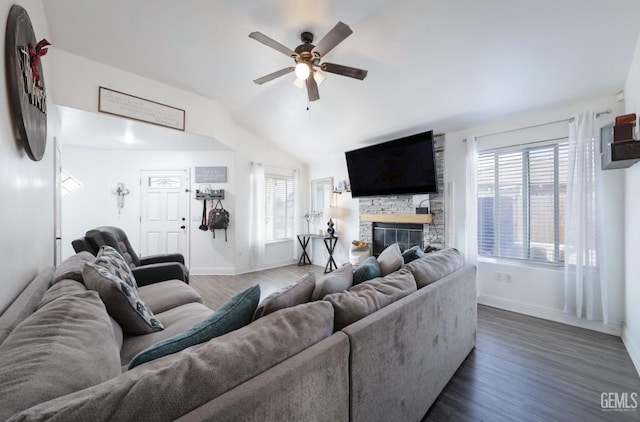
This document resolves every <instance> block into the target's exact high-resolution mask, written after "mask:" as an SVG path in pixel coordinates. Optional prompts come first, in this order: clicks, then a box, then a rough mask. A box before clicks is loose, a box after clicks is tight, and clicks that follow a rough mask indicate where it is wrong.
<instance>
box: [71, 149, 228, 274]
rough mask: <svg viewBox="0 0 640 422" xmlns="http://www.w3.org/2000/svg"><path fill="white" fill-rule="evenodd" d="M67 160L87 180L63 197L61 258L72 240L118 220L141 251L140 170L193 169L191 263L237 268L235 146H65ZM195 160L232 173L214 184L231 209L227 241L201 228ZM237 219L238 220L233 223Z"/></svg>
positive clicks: (199, 268)
mask: <svg viewBox="0 0 640 422" xmlns="http://www.w3.org/2000/svg"><path fill="white" fill-rule="evenodd" d="M62 157H63V166H64V168H65V170H66V171H68V172H69V173H70V174H72V175H73V176H74V177H76V178H77V179H78V180H80V181H81V182H82V183H83V184H84V186H83V187H81V188H80V189H79V190H77V191H75V192H73V193H71V194H69V195H67V196H66V197H64V198H63V199H62V245H63V259H64V258H66V257H68V256H70V255H72V254H73V253H74V251H73V248H72V247H71V241H72V240H73V239H76V238H78V237H81V236H83V235H84V233H85V232H86V231H87V230H89V229H92V228H94V227H97V226H104V225H107V226H117V227H120V228H122V229H123V230H124V231H125V232H126V233H127V236H128V237H129V240H130V241H131V244H132V246H133V248H134V249H135V250H136V251H137V252H138V253H140V242H141V236H140V220H139V217H140V210H141V200H140V171H141V170H183V169H186V170H189V174H190V186H189V189H190V192H189V196H190V198H191V200H190V201H189V211H188V214H187V218H188V221H186V225H187V227H188V230H189V236H190V245H189V246H190V248H189V249H190V262H189V263H188V264H189V267H190V270H191V272H192V273H193V274H233V273H234V272H235V234H236V232H237V230H236V225H237V222H236V221H234V217H235V214H236V212H235V211H236V210H235V203H236V201H235V198H234V192H235V191H236V190H235V180H234V178H233V174H234V172H233V165H234V153H233V152H231V151H121V150H114V151H104V150H97V149H91V148H82V147H75V146H69V145H66V146H63V148H62ZM196 166H225V167H227V171H228V173H230V175H231V177H229V178H228V180H227V183H217V184H215V185H213V186H211V187H212V188H213V189H224V190H225V195H226V196H225V200H224V201H223V204H224V206H225V208H226V209H227V210H228V211H229V212H230V214H231V217H232V219H231V225H230V228H229V230H228V239H229V240H228V242H225V241H224V234H223V233H222V232H218V233H217V236H216V239H213V236H212V235H211V232H204V231H201V230H198V226H199V225H200V219H201V216H202V201H198V200H196V199H195V190H196V189H201V188H203V187H204V186H205V185H201V184H197V183H195V177H194V174H193V168H194V167H196ZM119 182H122V183H124V185H125V188H127V189H129V191H130V193H129V194H128V195H127V196H125V199H124V208H123V209H122V210H121V212H120V214H118V209H117V207H116V196H115V195H114V194H113V193H112V190H113V189H115V187H116V185H117V183H119ZM234 223H235V224H234Z"/></svg>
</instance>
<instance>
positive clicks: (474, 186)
mask: <svg viewBox="0 0 640 422" xmlns="http://www.w3.org/2000/svg"><path fill="white" fill-rule="evenodd" d="M465 170H466V182H465V184H466V193H467V194H466V201H465V209H466V215H465V220H464V232H465V241H464V258H465V262H466V263H467V264H477V263H478V145H477V142H476V138H475V137H469V138H468V139H467V158H466V163H465Z"/></svg>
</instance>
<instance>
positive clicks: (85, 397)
mask: <svg viewBox="0 0 640 422" xmlns="http://www.w3.org/2000/svg"><path fill="white" fill-rule="evenodd" d="M191 305H195V304H191ZM185 306H189V305H185ZM332 330H333V308H332V307H331V305H330V304H329V303H328V302H324V301H318V302H311V303H307V304H303V305H300V306H296V307H293V308H288V309H283V310H281V311H279V312H274V313H272V314H269V315H267V316H266V317H264V318H260V319H259V320H258V321H254V322H253V323H251V324H250V325H248V326H246V327H244V328H241V329H239V330H236V331H233V332H231V333H228V334H225V335H224V336H220V337H218V338H216V339H213V340H211V341H208V342H206V343H202V344H199V345H197V346H193V347H191V348H189V349H186V350H183V351H182V352H180V353H176V354H173V355H169V356H165V357H163V358H160V359H156V360H154V361H153V362H149V363H147V364H146V365H140V366H138V367H137V368H134V369H132V370H131V371H127V372H125V373H123V374H122V375H120V376H119V377H117V378H114V379H112V380H109V381H107V382H105V383H102V384H100V385H97V386H95V387H94V388H91V389H88V390H83V391H78V392H77V393H75V394H73V395H70V396H66V397H61V398H59V399H56V400H52V401H49V402H47V403H42V404H40V405H38V406H34V407H32V408H30V409H28V410H26V411H24V412H22V413H21V414H20V418H22V419H27V420H41V421H45V420H51V419H52V418H53V417H56V418H57V420H61V421H75V420H77V421H84V420H92V421H94V422H98V421H106V420H114V421H169V420H175V419H177V418H178V417H180V416H181V415H184V414H186V413H188V412H190V411H191V410H193V409H195V408H197V407H199V406H202V405H203V404H205V403H207V402H209V401H211V400H213V399H214V398H216V397H219V396H220V395H222V394H223V393H225V392H227V391H229V390H231V389H232V388H234V387H236V386H238V385H240V384H242V383H244V382H245V381H247V380H250V379H252V378H253V377H255V376H256V375H258V374H261V373H263V372H264V371H266V370H267V369H269V368H272V367H274V366H275V365H277V364H279V363H280V362H283V361H285V360H287V359H288V358H290V357H291V356H294V355H297V354H298V353H300V352H301V351H303V350H305V349H307V348H308V347H310V346H312V345H314V344H316V343H318V342H319V341H321V340H323V339H324V338H326V337H329V336H330V335H331V332H332ZM89 415H90V416H89Z"/></svg>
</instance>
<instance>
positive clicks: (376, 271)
mask: <svg viewBox="0 0 640 422" xmlns="http://www.w3.org/2000/svg"><path fill="white" fill-rule="evenodd" d="M377 277H382V272H381V271H380V263H379V262H378V260H377V259H376V257H375V256H370V257H369V258H367V259H365V260H364V261H362V263H361V264H360V265H358V268H356V270H355V271H354V272H353V285H354V286H355V285H356V284H360V283H362V282H363V281H367V280H372V279H374V278H377Z"/></svg>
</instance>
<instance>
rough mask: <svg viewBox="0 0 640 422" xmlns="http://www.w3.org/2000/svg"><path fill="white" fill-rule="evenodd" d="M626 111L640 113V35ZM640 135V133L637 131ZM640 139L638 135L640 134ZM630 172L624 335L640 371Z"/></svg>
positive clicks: (637, 205) (639, 251)
mask: <svg viewBox="0 0 640 422" xmlns="http://www.w3.org/2000/svg"><path fill="white" fill-rule="evenodd" d="M624 94H625V105H626V107H625V112H626V113H636V114H637V115H639V116H640V37H638V43H637V44H636V51H635V54H634V56H633V62H632V63H631V67H630V68H629V76H628V77H627V83H626V85H625V87H624ZM636 135H638V134H636ZM636 139H638V136H636ZM625 172H626V187H625V229H626V230H625V233H626V238H625V271H626V274H625V276H626V277H625V279H626V282H625V327H624V332H623V335H622V338H623V340H624V343H625V345H626V346H627V350H628V351H629V354H630V355H631V358H632V359H633V362H634V364H635V365H636V369H637V370H638V373H640V306H638V302H637V300H638V298H640V237H639V236H638V234H639V233H640V221H638V211H639V210H640V194H638V187H639V186H640V165H639V164H635V165H633V166H632V167H630V168H629V169H627V170H625Z"/></svg>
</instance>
